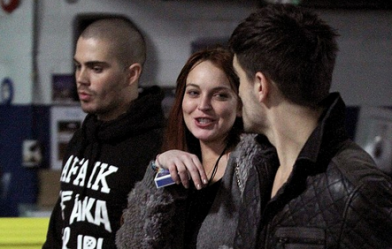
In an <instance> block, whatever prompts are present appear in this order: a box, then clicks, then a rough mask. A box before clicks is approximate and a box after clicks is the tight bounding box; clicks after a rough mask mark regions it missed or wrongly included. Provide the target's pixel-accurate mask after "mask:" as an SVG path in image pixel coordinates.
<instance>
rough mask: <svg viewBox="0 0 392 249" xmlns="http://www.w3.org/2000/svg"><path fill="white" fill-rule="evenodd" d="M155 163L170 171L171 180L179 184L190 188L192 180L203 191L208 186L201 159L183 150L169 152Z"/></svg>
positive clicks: (157, 158)
mask: <svg viewBox="0 0 392 249" xmlns="http://www.w3.org/2000/svg"><path fill="white" fill-rule="evenodd" d="M155 163H156V164H157V165H158V166H159V167H161V168H165V169H168V170H169V171H170V176H171V178H172V179H173V180H174V181H175V182H176V183H177V184H180V183H182V185H184V187H185V188H189V180H190V179H192V181H193V183H194V185H195V187H196V188H197V189H201V188H203V187H204V186H206V185H207V184H208V180H207V175H206V173H205V171H204V168H203V165H202V164H201V162H200V160H199V158H198V157H197V156H196V155H194V154H191V153H188V152H185V151H181V150H168V151H166V152H164V153H162V154H159V155H158V156H157V157H156V161H155Z"/></svg>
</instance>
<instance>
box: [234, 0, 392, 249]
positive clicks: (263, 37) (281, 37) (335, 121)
mask: <svg viewBox="0 0 392 249" xmlns="http://www.w3.org/2000/svg"><path fill="white" fill-rule="evenodd" d="M336 36H337V34H336V32H335V31H334V30H333V29H332V28H331V27H330V26H328V25H327V24H326V23H325V22H324V21H323V20H321V19H320V18H319V17H318V16H317V15H316V14H314V13H312V12H309V11H306V10H303V9H301V8H300V7H296V6H294V5H285V4H274V5H268V6H265V7H263V8H261V9H260V10H258V11H257V12H255V13H252V14H251V15H250V16H249V17H248V18H247V19H246V20H244V21H243V22H242V23H241V24H239V26H238V27H237V28H236V29H235V30H234V32H233V34H232V36H231V38H230V47H231V48H232V50H233V51H234V53H235V56H234V59H233V65H234V68H235V70H236V72H237V74H238V76H239V78H240V88H239V95H240V97H241V99H242V102H243V110H242V111H243V113H242V117H243V120H244V127H245V130H246V131H248V132H255V133H259V134H263V135H265V136H267V137H268V139H269V141H270V142H271V143H272V144H273V145H274V146H275V147H276V150H277V153H278V157H279V163H278V165H269V166H268V167H265V166H263V165H257V164H255V165H250V167H252V169H251V170H252V171H253V173H249V176H250V177H249V179H248V181H247V183H246V186H245V191H244V194H243V196H244V199H243V203H242V209H240V218H239V225H238V231H237V234H236V242H235V243H236V248H241V249H246V248H264V249H272V248H274V249H275V248H378V249H380V248H391V246H392V236H390V231H391V230H392V182H391V179H390V178H389V177H388V176H386V175H385V174H384V173H382V172H381V170H380V169H378V168H377V167H376V165H375V163H374V162H373V160H372V159H371V157H370V156H369V155H368V154H367V153H366V152H365V151H364V150H363V149H362V148H360V147H359V146H358V145H356V144H355V143H354V142H353V141H351V140H350V139H349V138H348V136H347V134H346V131H345V126H344V122H345V116H344V115H345V114H344V112H345V104H344V102H343V100H342V99H341V97H340V95H339V94H338V93H330V92H329V91H330V86H331V81H332V73H333V68H334V64H335V59H336V54H337V50H338V47H337V42H336Z"/></svg>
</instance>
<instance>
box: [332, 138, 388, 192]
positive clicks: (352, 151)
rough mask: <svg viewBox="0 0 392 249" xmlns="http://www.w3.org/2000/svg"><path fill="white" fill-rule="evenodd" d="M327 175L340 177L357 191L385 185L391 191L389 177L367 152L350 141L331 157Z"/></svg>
mask: <svg viewBox="0 0 392 249" xmlns="http://www.w3.org/2000/svg"><path fill="white" fill-rule="evenodd" d="M332 172H335V173H332ZM327 175H328V176H330V177H331V176H332V177H336V178H341V179H340V180H341V181H344V182H345V183H346V184H347V185H348V186H351V188H352V189H356V190H357V191H363V190H364V189H367V188H368V187H370V186H372V188H373V189H375V187H380V188H385V187H386V188H388V189H389V190H388V191H392V180H391V178H390V177H389V176H387V175H386V174H385V173H383V172H382V171H381V170H380V169H379V168H378V167H377V165H376V164H375V162H374V160H373V159H372V158H371V156H370V155H369V154H368V153H367V152H365V151H364V150H363V149H362V148H361V147H360V146H359V145H357V144H356V143H354V142H352V141H351V142H348V143H347V144H346V145H345V146H344V147H343V148H342V149H341V150H340V151H339V152H338V153H337V154H336V155H335V156H334V157H333V158H332V160H331V162H330V165H329V167H328V170H327ZM336 180H338V179H336ZM391 193H392V192H391Z"/></svg>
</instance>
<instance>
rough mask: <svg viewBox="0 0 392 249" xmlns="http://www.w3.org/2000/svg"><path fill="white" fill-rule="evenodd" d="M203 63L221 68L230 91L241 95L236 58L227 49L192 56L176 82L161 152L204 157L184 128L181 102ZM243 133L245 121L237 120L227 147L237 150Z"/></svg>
mask: <svg viewBox="0 0 392 249" xmlns="http://www.w3.org/2000/svg"><path fill="white" fill-rule="evenodd" d="M204 61H210V62H212V63H213V64H214V65H215V66H216V67H218V68H220V69H221V70H222V71H223V72H224V73H225V74H226V76H227V78H228V80H229V83H230V85H231V88H232V89H233V90H234V92H235V93H236V94H238V87H239V79H238V77H237V75H236V74H235V72H234V69H233V66H232V61H233V54H232V53H231V52H230V51H229V50H228V49H226V48H224V47H222V46H219V45H217V46H214V47H212V48H206V49H203V50H200V51H198V52H196V53H194V54H192V55H191V57H190V58H189V59H188V60H187V62H186V63H185V65H184V67H183V68H182V70H181V72H180V74H179V75H178V78H177V83H176V84H177V85H176V92H175V100H174V103H173V106H172V108H171V111H170V113H169V116H168V122H167V126H166V130H165V134H164V141H163V145H162V152H163V151H167V150H173V149H177V150H183V151H187V152H190V153H194V154H196V155H198V156H199V157H200V156H201V152H200V143H199V140H198V139H197V138H195V137H194V136H193V135H192V133H191V132H190V131H189V130H188V128H187V127H186V125H185V122H184V116H183V113H182V101H183V98H184V94H185V88H186V80H187V77H188V75H189V73H190V72H191V71H192V69H193V68H194V67H195V66H196V65H198V64H200V63H201V62H204ZM241 132H242V120H241V119H240V118H239V117H237V118H236V121H235V122H234V125H233V127H232V129H231V131H230V133H229V135H228V138H227V143H228V147H232V146H235V145H236V144H237V143H238V142H239V140H240V134H241Z"/></svg>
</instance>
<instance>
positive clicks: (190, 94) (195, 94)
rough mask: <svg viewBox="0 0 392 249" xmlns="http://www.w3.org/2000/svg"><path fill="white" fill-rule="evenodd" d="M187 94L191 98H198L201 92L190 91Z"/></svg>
mask: <svg viewBox="0 0 392 249" xmlns="http://www.w3.org/2000/svg"><path fill="white" fill-rule="evenodd" d="M187 94H188V95H189V96H191V97H196V96H198V95H199V92H198V91H192V90H189V91H188V92H187Z"/></svg>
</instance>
